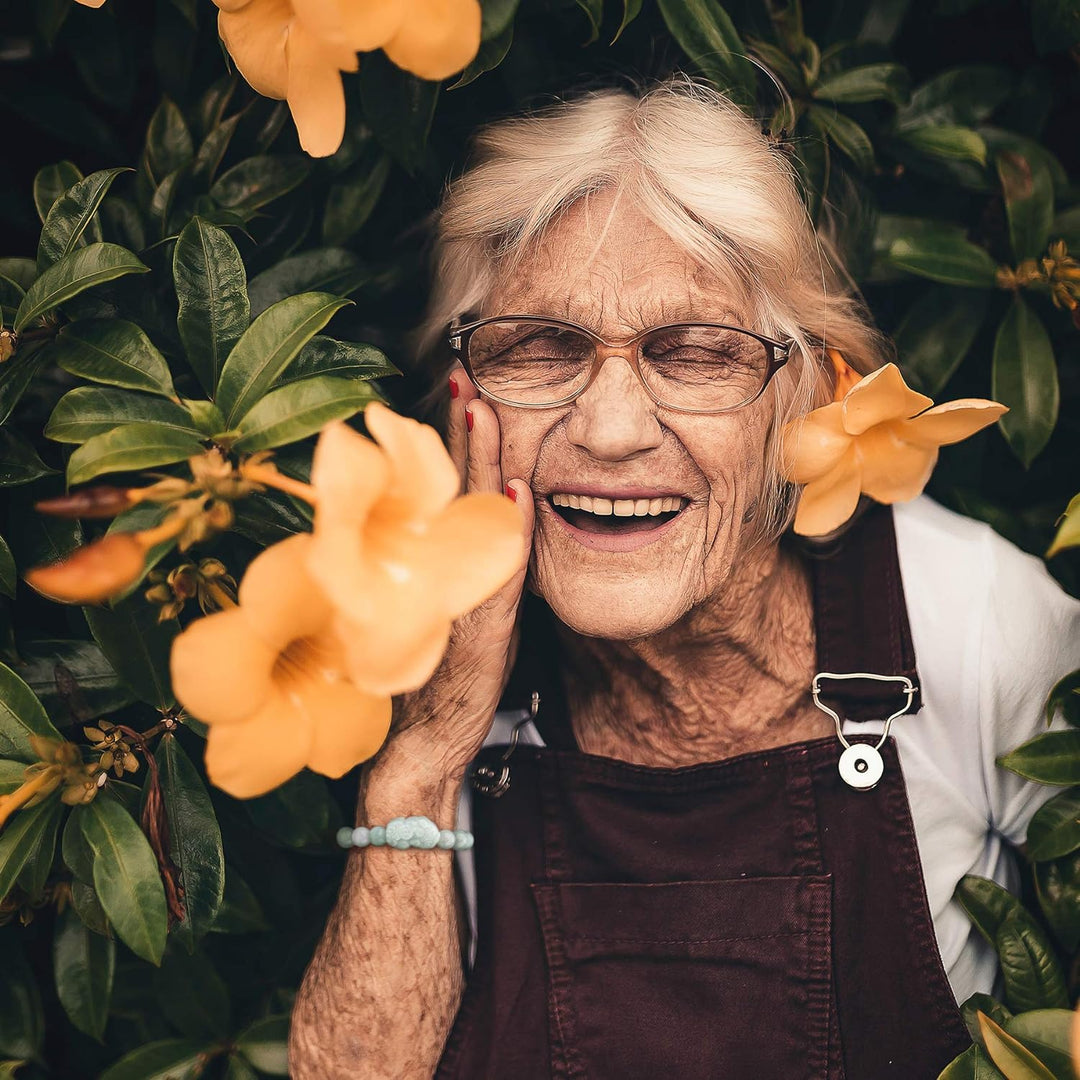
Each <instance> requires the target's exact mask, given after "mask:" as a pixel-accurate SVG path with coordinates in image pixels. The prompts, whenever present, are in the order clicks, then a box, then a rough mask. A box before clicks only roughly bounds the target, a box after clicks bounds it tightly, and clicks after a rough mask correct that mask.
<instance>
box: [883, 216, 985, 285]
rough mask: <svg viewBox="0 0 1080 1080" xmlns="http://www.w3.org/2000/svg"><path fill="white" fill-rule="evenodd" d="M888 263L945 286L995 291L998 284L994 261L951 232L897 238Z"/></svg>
mask: <svg viewBox="0 0 1080 1080" xmlns="http://www.w3.org/2000/svg"><path fill="white" fill-rule="evenodd" d="M888 260H889V262H890V263H892V264H893V265H894V266H898V267H899V268H900V269H902V270H906V271H908V273H910V274H917V275H918V276H919V277H925V278H929V279H930V280H931V281H940V282H941V283H942V284H943V285H964V286H966V287H968V288H975V289H992V288H993V287H994V285H995V283H996V274H997V265H996V264H995V262H994V260H993V259H992V258H990V256H989V255H988V254H987V253H986V252H985V251H984V250H983V249H982V248H981V247H977V246H976V245H975V244H972V243H970V242H969V241H967V240H964V239H963V238H962V237H959V236H956V235H955V234H954V233H951V232H945V231H942V232H940V233H933V232H931V231H929V230H927V231H926V232H924V233H923V235H921V236H910V237H900V238H897V239H896V240H893V242H892V244H891V245H890V246H889V253H888Z"/></svg>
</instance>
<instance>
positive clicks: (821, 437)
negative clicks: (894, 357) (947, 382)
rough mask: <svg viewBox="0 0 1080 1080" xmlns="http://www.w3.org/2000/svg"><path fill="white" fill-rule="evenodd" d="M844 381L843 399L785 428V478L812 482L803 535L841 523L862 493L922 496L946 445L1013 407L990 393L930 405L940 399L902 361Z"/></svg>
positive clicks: (799, 528)
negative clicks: (914, 383) (919, 388)
mask: <svg viewBox="0 0 1080 1080" xmlns="http://www.w3.org/2000/svg"><path fill="white" fill-rule="evenodd" d="M841 362H842V361H841ZM834 363H835V360H834ZM845 367H846V365H845ZM849 370H850V369H849ZM838 374H842V373H839V372H838ZM838 386H839V389H840V392H841V393H842V398H841V400H838V401H834V402H832V404H830V405H826V406H824V407H823V408H820V409H815V410H814V411H813V412H811V413H808V414H807V415H806V416H805V417H803V418H802V419H800V420H794V421H792V422H791V423H790V424H788V425H787V427H785V429H784V432H783V443H782V449H781V458H782V462H783V471H784V475H785V476H786V478H787V479H788V480H791V481H793V482H794V483H796V484H805V485H806V487H805V488H804V489H803V493H802V497H801V498H800V500H799V509H798V513H797V514H796V515H795V531H796V532H797V533H799V534H801V535H803V536H821V535H824V534H826V533H829V532H832V531H833V530H834V529H837V528H839V527H840V526H841V525H843V523H844V522H845V521H847V520H848V518H849V517H851V515H852V514H853V513H854V512H855V507H856V506H857V505H858V502H859V496H860V494H866V495H869V496H870V498H872V499H876V500H877V501H878V502H880V503H895V502H906V501H907V500H909V499H914V498H915V496H916V495H919V494H920V493H921V492H922V490H923V488H924V487H925V486H926V482H927V480H929V479H930V473H931V472H932V471H933V468H934V465H935V464H936V462H937V456H938V448H939V447H941V446H945V445H947V444H948V443H955V442H959V441H960V440H961V439H966V438H967V437H968V436H969V435H973V434H974V433H975V432H976V431H979V430H981V429H982V428H984V427H986V426H987V425H989V424H992V423H993V422H994V421H995V420H997V419H998V417H999V416H1001V415H1002V414H1003V413H1005V412H1007V411H1008V410H1007V409H1006V408H1005V406H1004V405H1000V404H998V403H997V402H996V401H987V400H985V399H983V398H963V399H961V400H959V401H950V402H948V403H946V404H944V405H937V406H934V407H933V408H930V406H933V405H934V403H933V401H932V400H931V399H930V398H928V397H926V396H924V395H923V394H919V393H916V392H915V391H914V390H912V389H911V388H910V387H908V386H907V384H906V383H905V382H904V378H903V376H902V375H901V374H900V370H899V368H897V366H896V365H895V364H886V365H885V366H884V367H882V368H878V370H877V371H873V372H871V373H870V374H869V375H866V376H864V377H863V378H861V379H859V380H858V381H857V382H855V383H854V385H848V381H847V380H844V379H843V378H841V379H840V380H839V381H838Z"/></svg>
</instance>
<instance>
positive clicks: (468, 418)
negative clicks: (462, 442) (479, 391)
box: [465, 405, 473, 431]
mask: <svg viewBox="0 0 1080 1080" xmlns="http://www.w3.org/2000/svg"><path fill="white" fill-rule="evenodd" d="M472 425H473V414H472V408H471V407H470V406H469V405H466V406H465V426H466V427H467V428H468V429H469V430H470V431H472Z"/></svg>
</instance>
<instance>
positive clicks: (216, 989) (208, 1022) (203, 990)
mask: <svg viewBox="0 0 1080 1080" xmlns="http://www.w3.org/2000/svg"><path fill="white" fill-rule="evenodd" d="M154 996H155V998H156V999H157V1004H158V1008H159V1009H160V1010H161V1015H162V1016H167V1017H168V1018H169V1022H170V1023H171V1024H172V1025H173V1026H174V1027H175V1028H176V1030H177V1031H179V1032H180V1034H181V1035H184V1036H186V1037H187V1038H189V1039H198V1040H200V1041H202V1042H206V1043H208V1042H212V1041H214V1040H215V1039H223V1038H224V1037H225V1036H226V1035H228V1034H229V1032H230V1029H231V1026H232V1019H231V1016H230V1007H229V989H228V987H227V986H226V985H225V983H224V982H223V981H222V979H221V976H220V975H219V974H218V973H217V972H216V971H215V970H214V966H213V964H211V963H210V961H209V960H208V959H207V957H206V956H205V955H204V954H203V953H202V952H195V953H192V954H188V953H186V952H185V951H184V950H183V949H176V948H170V949H169V951H168V953H167V954H166V956H165V962H164V963H163V964H162V965H161V967H160V968H159V969H158V970H157V971H156V972H155V973H154Z"/></svg>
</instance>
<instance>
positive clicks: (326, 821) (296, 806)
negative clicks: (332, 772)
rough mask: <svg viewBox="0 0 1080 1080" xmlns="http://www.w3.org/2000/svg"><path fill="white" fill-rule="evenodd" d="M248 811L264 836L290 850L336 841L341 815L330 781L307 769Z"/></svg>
mask: <svg viewBox="0 0 1080 1080" xmlns="http://www.w3.org/2000/svg"><path fill="white" fill-rule="evenodd" d="M244 809H245V810H246V811H247V813H248V816H249V817H250V818H251V820H252V821H253V822H254V823H255V825H257V826H258V827H259V828H260V829H261V830H262V831H263V832H264V833H266V834H267V835H268V836H270V837H272V838H273V839H275V840H277V841H278V842H279V843H281V844H284V845H285V846H286V847H295V848H302V847H311V846H312V845H318V844H325V843H328V842H329V841H331V840H332V839H333V834H334V832H335V831H336V830H337V827H338V823H339V821H340V817H341V813H340V811H339V810H338V807H337V803H336V802H334V800H333V798H332V797H331V795H330V792H329V789H328V788H327V786H326V781H325V780H324V779H323V778H322V777H321V776H317V775H316V774H315V773H313V772H309V771H307V770H305V771H304V772H301V773H297V775H296V776H294V777H293V778H292V779H291V780H289V781H287V782H286V783H284V784H282V785H281V787H279V788H276V789H275V790H274V791H271V792H270V793H269V794H267V795H260V796H259V797H258V798H255V799H247V800H245V802H244Z"/></svg>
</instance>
